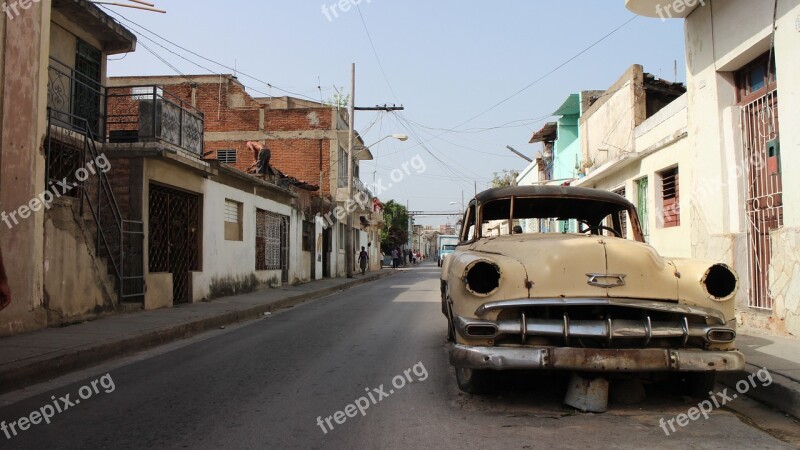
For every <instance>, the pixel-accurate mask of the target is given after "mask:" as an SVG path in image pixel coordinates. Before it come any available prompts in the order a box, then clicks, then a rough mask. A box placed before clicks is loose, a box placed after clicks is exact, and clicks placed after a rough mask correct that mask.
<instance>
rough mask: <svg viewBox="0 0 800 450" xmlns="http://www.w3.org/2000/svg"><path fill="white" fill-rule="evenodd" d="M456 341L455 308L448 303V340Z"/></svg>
mask: <svg viewBox="0 0 800 450" xmlns="http://www.w3.org/2000/svg"><path fill="white" fill-rule="evenodd" d="M455 341H456V326H455V324H454V323H453V310H452V309H451V308H450V305H447V342H455Z"/></svg>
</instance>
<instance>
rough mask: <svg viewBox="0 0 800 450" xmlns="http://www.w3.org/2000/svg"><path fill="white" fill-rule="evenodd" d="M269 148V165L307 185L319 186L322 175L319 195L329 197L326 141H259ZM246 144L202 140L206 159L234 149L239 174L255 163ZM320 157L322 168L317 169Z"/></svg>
mask: <svg viewBox="0 0 800 450" xmlns="http://www.w3.org/2000/svg"><path fill="white" fill-rule="evenodd" d="M265 142H266V144H267V147H269V149H270V153H271V158H270V165H271V166H273V167H275V168H277V169H278V170H280V171H281V172H283V173H285V174H287V175H289V176H292V177H295V178H297V179H298V180H301V181H305V182H307V183H309V184H314V185H320V174H322V185H321V186H320V191H321V192H322V195H329V194H330V182H329V180H328V177H329V174H330V157H329V152H330V142H329V141H328V140H327V139H279V140H267V141H261V143H265ZM245 144H246V141H206V143H205V147H206V149H205V152H206V153H208V152H211V153H210V154H208V156H206V158H209V159H214V158H216V151H217V150H236V164H235V165H234V166H235V167H236V168H237V169H239V170H241V171H247V169H248V168H249V167H251V166H252V165H253V164H255V157H254V155H253V153H252V152H251V151H249V150H247V149H246V148H245ZM320 155H321V156H322V158H321V159H322V168H321V169H320Z"/></svg>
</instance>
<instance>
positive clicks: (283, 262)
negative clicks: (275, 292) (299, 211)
mask: <svg viewBox="0 0 800 450" xmlns="http://www.w3.org/2000/svg"><path fill="white" fill-rule="evenodd" d="M256 270H280V271H281V283H288V282H289V217H288V216H283V215H280V214H275V213H273V212H269V211H264V210H262V209H257V210H256Z"/></svg>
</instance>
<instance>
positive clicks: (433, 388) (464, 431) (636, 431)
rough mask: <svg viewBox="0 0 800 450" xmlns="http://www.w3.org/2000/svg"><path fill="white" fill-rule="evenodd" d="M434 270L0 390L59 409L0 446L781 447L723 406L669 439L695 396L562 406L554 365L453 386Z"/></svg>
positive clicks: (20, 403)
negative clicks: (493, 387) (469, 388)
mask: <svg viewBox="0 0 800 450" xmlns="http://www.w3.org/2000/svg"><path fill="white" fill-rule="evenodd" d="M437 273H438V269H437V267H436V266H435V265H431V264H428V265H422V266H420V267H417V268H414V269H411V270H408V271H404V272H403V273H400V274H397V275H395V276H393V277H389V278H387V279H384V280H381V281H378V282H375V283H372V284H369V285H365V286H361V287H358V288H355V289H352V290H349V291H345V292H342V293H339V294H337V295H332V296H329V297H326V298H323V299H321V300H317V301H315V302H312V303H308V304H304V305H301V306H298V307H296V308H293V309H290V310H287V311H284V312H282V313H279V314H275V315H273V316H271V317H269V318H264V319H260V320H257V321H254V322H251V323H249V324H246V325H243V326H239V327H235V328H229V329H227V330H219V331H215V332H211V333H207V334H206V335H203V336H201V337H198V338H195V339H192V340H190V341H186V342H183V343H180V344H176V345H172V346H168V347H164V348H162V349H158V350H155V351H150V352H147V353H143V354H141V355H138V356H136V357H132V358H127V359H124V360H121V361H117V362H114V363H110V364H108V365H105V366H101V367H97V368H94V369H90V370H87V371H83V372H81V373H78V374H74V375H72V376H68V377H65V378H63V379H60V380H54V381H53V382H52V383H50V384H47V385H44V386H40V387H37V388H33V389H29V390H26V391H24V392H15V393H11V394H8V395H5V396H2V397H0V420H4V421H5V422H6V424H7V425H6V426H8V423H9V422H11V421H14V420H17V419H18V418H19V417H22V416H30V413H31V412H33V411H40V413H41V414H51V410H52V409H55V406H53V408H50V407H49V406H48V405H55V404H56V403H57V404H58V407H59V408H61V409H62V412H61V413H58V412H54V413H52V415H53V416H54V417H53V418H52V419H48V420H50V421H51V423H50V424H49V425H45V424H39V425H33V426H32V427H30V428H29V429H28V430H27V431H19V430H17V431H18V435H17V436H12V438H11V439H7V438H6V436H5V435H4V434H3V432H2V431H0V448H50V447H53V446H58V447H62V448H111V447H113V448H148V447H149V448H404V449H405V448H431V447H436V448H487V447H489V448H540V447H541V448H546V447H552V448H565V447H584V448H642V447H658V448H696V447H701V448H702V447H705V448H745V447H746V448H750V447H758V448H791V447H789V446H788V445H787V444H784V443H783V442H781V441H779V440H777V439H775V438H773V437H771V436H769V435H767V434H765V433H763V432H761V431H759V430H758V429H756V428H753V427H752V426H750V425H747V424H745V423H743V422H742V421H740V419H739V418H738V416H737V415H735V414H734V413H732V412H730V411H728V410H717V411H714V412H713V413H712V415H711V417H710V418H709V419H708V420H702V419H701V420H699V421H696V422H693V423H690V424H689V425H688V426H687V427H686V428H683V429H679V430H678V431H677V432H676V433H674V434H672V435H671V436H669V437H667V436H666V435H665V434H664V432H663V431H662V430H661V428H659V425H658V424H659V419H660V418H665V419H669V418H671V417H674V416H676V415H677V414H680V413H683V412H686V411H687V410H688V409H689V407H691V406H692V405H693V404H694V403H696V402H695V401H691V400H689V399H686V398H684V397H681V396H679V395H677V394H676V393H674V392H669V391H659V390H658V389H655V388H650V389H649V390H648V398H647V400H645V401H644V402H642V403H639V404H636V405H633V406H624V405H620V404H614V405H612V409H611V411H609V412H607V413H605V414H600V415H596V414H578V413H575V412H574V411H573V410H571V409H569V408H567V407H564V406H562V404H561V399H562V396H563V392H564V384H565V383H564V377H558V376H552V375H550V376H537V375H533V374H512V375H510V376H507V377H502V378H501V379H499V380H498V384H499V385H501V386H500V388H501V390H500V393H499V394H496V395H492V396H488V397H471V396H467V395H463V394H461V393H460V392H459V391H458V389H457V388H456V387H455V377H454V375H453V372H452V370H451V369H450V367H449V365H448V363H447V359H446V353H445V350H444V333H445V321H444V318H443V317H442V316H441V314H440V312H439V311H440V309H439V299H438V281H437ZM106 373H108V376H105V377H103V376H104V375H105V374H106ZM93 380H94V381H95V383H94V387H96V389H94V388H93V387H92V381H93ZM112 383H113V389H112ZM84 386H86V387H84ZM107 391H111V392H108V393H107ZM81 393H82V394H84V397H89V398H87V399H84V400H82V401H81V403H78V400H80V399H81V398H80V396H79V394H81ZM67 394H70V397H69V399H65V400H63V401H62V400H60V398H61V397H64V396H66V395H67ZM90 394H91V396H90ZM359 399H360V400H359ZM70 403H75V405H74V406H70ZM354 403H358V405H360V406H361V408H362V410H363V415H362V414H361V413H360V412H359V411H358V409H354V407H350V408H347V405H349V404H354ZM64 407H67V408H68V409H66V410H63V408H64ZM48 408H50V409H48ZM355 408H357V407H355ZM337 411H343V413H341V414H339V415H336V412H337ZM347 412H349V413H350V414H351V415H353V414H355V417H348V416H347V415H346V414H345V413H347ZM329 416H331V418H330V419H327V418H328V417H329ZM318 417H320V418H321V420H320V421H319V422H321V425H320V423H318V420H317V418H318ZM337 418H338V419H339V421H340V422H342V420H343V419H344V422H343V423H342V424H339V423H337V422H336V419H337ZM326 419H327V422H329V423H330V426H329V425H328V423H326ZM18 426H19V424H17V427H18ZM323 428H324V429H325V431H323Z"/></svg>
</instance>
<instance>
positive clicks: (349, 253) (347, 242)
mask: <svg viewBox="0 0 800 450" xmlns="http://www.w3.org/2000/svg"><path fill="white" fill-rule="evenodd" d="M355 99H356V63H352V64H351V65H350V120H349V122H350V124H349V125H350V127H349V130H348V136H349V138H348V139H347V201H346V202H345V210H347V233H345V235H344V248H345V252H346V253H345V255H344V264H345V266H347V278H353V256H354V250H353V213H351V212H350V206H351V205H352V203H351V202H352V201H353V141H354V140H355V134H356V133H355V123H354V122H355V121H356V117H355V116H356V114H355V106H354V103H355Z"/></svg>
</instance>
